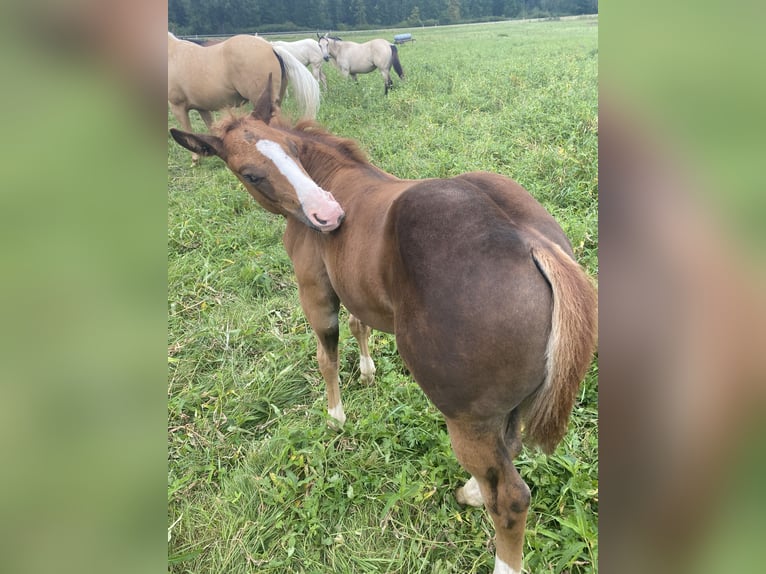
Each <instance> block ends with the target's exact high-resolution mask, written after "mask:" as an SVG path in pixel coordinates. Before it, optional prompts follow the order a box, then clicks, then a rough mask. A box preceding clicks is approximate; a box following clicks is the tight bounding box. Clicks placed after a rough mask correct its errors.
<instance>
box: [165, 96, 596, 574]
mask: <svg viewBox="0 0 766 574" xmlns="http://www.w3.org/2000/svg"><path fill="white" fill-rule="evenodd" d="M171 135H172V137H173V138H174V139H175V140H176V142H178V143H179V144H180V145H182V146H183V147H185V148H187V149H189V150H191V151H193V152H196V153H199V154H203V155H217V156H218V157H220V158H221V159H223V160H224V161H225V162H226V165H227V166H228V168H229V169H230V170H231V171H232V172H233V173H234V174H235V175H236V176H237V178H238V179H239V180H240V181H241V182H242V183H243V184H244V186H245V188H246V189H247V191H248V192H249V193H250V194H251V195H252V196H253V198H254V199H255V200H256V201H257V202H258V203H259V204H260V205H261V206H263V207H264V208H265V209H267V210H268V211H270V212H272V213H278V214H281V215H283V216H285V217H286V219H287V226H286V228H285V233H284V237H283V242H284V245H285V248H286V249H287V252H288V255H289V256H290V259H291V260H292V262H293V266H294V270H295V276H296V279H297V283H298V293H299V297H300V302H301V306H302V308H303V310H304V313H305V314H306V318H307V319H308V322H309V324H310V325H311V327H312V329H313V330H314V333H315V335H316V339H317V358H318V362H319V369H320V371H321V373H322V376H323V377H324V379H325V384H326V388H327V401H328V413H329V416H330V417H332V419H333V421H335V424H337V425H342V424H343V423H344V422H345V420H346V415H345V414H344V410H343V404H342V402H341V398H340V389H339V383H340V381H339V377H338V339H339V328H338V311H339V308H340V305H341V304H343V305H344V306H345V307H346V308H347V309H348V311H349V313H350V315H351V317H350V319H349V324H350V327H351V332H352V334H353V335H354V337H355V338H356V340H357V341H358V343H359V346H360V354H361V358H360V363H359V364H360V371H361V374H362V379H363V380H365V381H368V382H370V381H372V379H373V376H374V372H375V366H374V364H373V361H372V359H371V358H370V355H369V348H368V342H367V341H368V337H369V335H370V332H371V329H378V330H381V331H385V332H389V333H394V334H395V336H396V344H397V348H398V350H399V354H400V355H401V357H402V359H403V361H404V364H405V365H406V366H407V368H408V369H409V371H410V372H411V373H412V375H413V377H414V379H415V380H416V381H417V383H418V384H419V385H420V387H421V388H422V389H423V391H424V392H425V393H426V395H427V396H428V397H429V398H430V399H431V401H432V402H433V403H434V404H435V405H436V407H437V408H438V409H439V410H440V411H441V412H442V413H443V415H444V417H445V420H446V423H447V430H448V432H449V435H450V440H451V443H452V448H453V450H454V452H455V455H456V456H457V459H458V461H459V462H460V464H461V465H462V466H463V468H465V469H466V470H467V471H468V472H469V473H471V476H472V478H471V479H470V480H469V481H468V482H467V483H466V485H465V486H464V487H462V488H460V489H459V490H458V493H457V498H458V501H459V502H461V503H466V504H472V505H477V506H478V505H481V504H485V505H486V508H487V511H488V512H489V514H490V516H491V518H492V520H493V522H494V525H495V533H496V560H495V569H494V573H495V574H520V573H521V565H522V549H523V545H524V530H525V523H526V517H527V512H528V509H529V503H530V491H529V488H528V487H527V485H526V484H525V483H524V481H523V480H522V478H521V476H520V475H519V473H518V471H517V470H516V468H515V467H514V465H513V459H514V458H515V457H516V456H518V454H519V453H520V452H521V448H522V425H524V427H525V429H524V434H523V438H524V439H525V440H526V441H528V442H529V443H531V444H537V445H540V446H541V447H542V449H543V450H544V451H545V452H548V453H550V452H552V451H553V449H554V448H555V447H556V444H557V443H558V442H559V441H560V440H561V439H562V438H563V436H564V434H565V433H566V431H567V423H568V419H569V414H570V411H571V409H572V406H573V404H574V402H575V399H576V396H577V391H578V387H579V384H580V381H581V380H582V378H583V376H584V375H585V373H586V371H587V369H588V366H589V365H590V362H591V357H592V353H593V351H594V348H595V345H596V338H597V300H596V292H595V289H594V287H593V285H592V284H591V281H590V279H589V277H588V276H587V274H586V273H585V271H584V270H583V269H582V268H581V267H580V266H579V265H578V264H577V263H576V262H575V259H574V254H573V252H572V248H571V245H570V243H569V240H568V239H567V238H566V236H565V235H564V232H563V231H562V229H561V227H560V226H559V225H558V223H556V221H555V220H554V219H553V217H552V216H551V215H550V214H549V213H548V212H547V211H546V210H545V209H544V208H543V207H542V205H540V204H539V203H538V202H537V201H536V200H535V199H534V198H533V197H532V196H531V195H530V194H529V193H528V192H527V191H526V190H525V189H524V188H522V187H521V186H520V185H519V184H518V183H516V182H515V181H513V180H511V179H509V178H506V177H502V176H500V175H496V174H491V173H483V172H475V173H466V174H463V175H459V176H456V177H453V178H449V179H425V180H406V179H399V178H397V177H395V176H393V175H391V174H388V173H386V172H384V171H383V170H381V169H379V168H377V167H375V166H373V165H372V164H371V163H370V162H369V160H368V159H367V158H366V157H365V155H364V154H363V153H362V152H361V150H360V149H359V148H358V146H357V145H356V144H355V143H354V142H353V141H350V140H345V139H342V138H339V137H336V136H333V135H331V134H330V133H328V132H326V131H324V130H323V129H321V128H320V127H319V126H317V125H316V124H315V123H314V122H302V123H299V124H298V125H295V126H293V125H292V124H289V123H287V122H285V121H284V120H282V119H281V117H280V116H279V115H278V113H277V111H276V110H275V109H274V107H273V104H272V97H271V95H270V93H269V92H268V91H266V92H264V94H263V96H262V97H261V98H260V99H259V100H258V102H257V103H256V104H255V105H254V110H253V113H252V114H251V115H250V116H247V117H241V118H228V119H226V120H224V121H223V122H222V123H221V124H220V125H218V126H217V127H216V129H215V130H214V134H213V135H207V134H192V133H185V132H181V131H179V130H175V129H173V130H171Z"/></svg>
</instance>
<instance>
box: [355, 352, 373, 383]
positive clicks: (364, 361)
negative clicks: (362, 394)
mask: <svg viewBox="0 0 766 574" xmlns="http://www.w3.org/2000/svg"><path fill="white" fill-rule="evenodd" d="M359 370H360V371H361V375H360V376H359V380H360V381H361V382H362V384H363V385H371V384H372V383H373V381H375V363H373V362H372V359H371V358H370V357H362V358H360V359H359Z"/></svg>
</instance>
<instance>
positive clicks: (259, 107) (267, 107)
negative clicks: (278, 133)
mask: <svg viewBox="0 0 766 574" xmlns="http://www.w3.org/2000/svg"><path fill="white" fill-rule="evenodd" d="M271 84H272V82H271V72H269V79H268V80H266V88H265V89H264V90H263V93H262V94H261V97H260V98H258V101H257V102H254V103H253V114H252V116H253V117H254V118H255V119H256V120H260V121H262V122H265V123H267V124H268V123H269V122H270V121H271V118H272V117H273V116H274V114H275V113H276V112H277V109H276V108H275V107H274V104H273V102H272V99H271Z"/></svg>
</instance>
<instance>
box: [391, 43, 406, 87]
mask: <svg viewBox="0 0 766 574" xmlns="http://www.w3.org/2000/svg"><path fill="white" fill-rule="evenodd" d="M391 65H392V66H393V67H394V70H395V71H396V73H397V74H398V75H399V77H400V78H401V79H402V80H403V79H404V70H402V63H401V62H400V61H399V50H398V49H397V47H396V46H394V45H393V44H391Z"/></svg>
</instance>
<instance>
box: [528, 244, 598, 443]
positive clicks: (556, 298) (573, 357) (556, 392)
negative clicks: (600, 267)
mask: <svg viewBox="0 0 766 574" xmlns="http://www.w3.org/2000/svg"><path fill="white" fill-rule="evenodd" d="M532 258H533V259H534V261H535V263H536V264H537V267H538V269H540V271H541V272H542V274H543V275H544V276H545V278H546V279H547V280H548V283H550V286H551V290H552V292H553V315H552V318H551V334H550V337H549V338H548V346H547V348H546V376H545V381H544V382H543V383H542V385H540V387H539V388H538V389H537V390H536V391H535V392H534V393H533V394H532V395H531V396H530V397H528V398H527V399H526V401H525V403H524V406H523V415H522V416H523V418H524V421H525V427H526V431H525V434H526V437H527V440H529V441H530V442H531V443H532V444H536V445H539V446H540V448H542V449H543V451H545V452H546V453H548V454H550V453H551V452H553V449H555V448H556V445H557V444H558V443H559V442H560V441H561V439H562V438H563V437H564V435H565V434H566V431H567V423H568V422H569V413H570V412H571V410H572V406H573V405H574V401H575V397H576V396H577V389H578V388H579V386H580V381H582V379H583V377H584V376H585V373H586V371H587V370H588V367H589V365H590V361H591V357H592V355H593V351H594V349H595V347H596V341H597V338H598V301H597V297H596V289H595V287H594V286H593V283H592V282H591V280H590V278H589V277H588V276H587V274H586V273H585V271H584V270H583V269H582V267H580V266H579V265H578V264H577V263H576V262H575V261H574V260H573V259H572V258H571V257H570V256H569V255H567V253H566V252H564V250H563V249H561V247H559V246H558V245H556V244H555V243H553V242H550V241H547V240H545V239H543V238H540V239H539V240H537V241H534V242H533V243H532Z"/></svg>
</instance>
